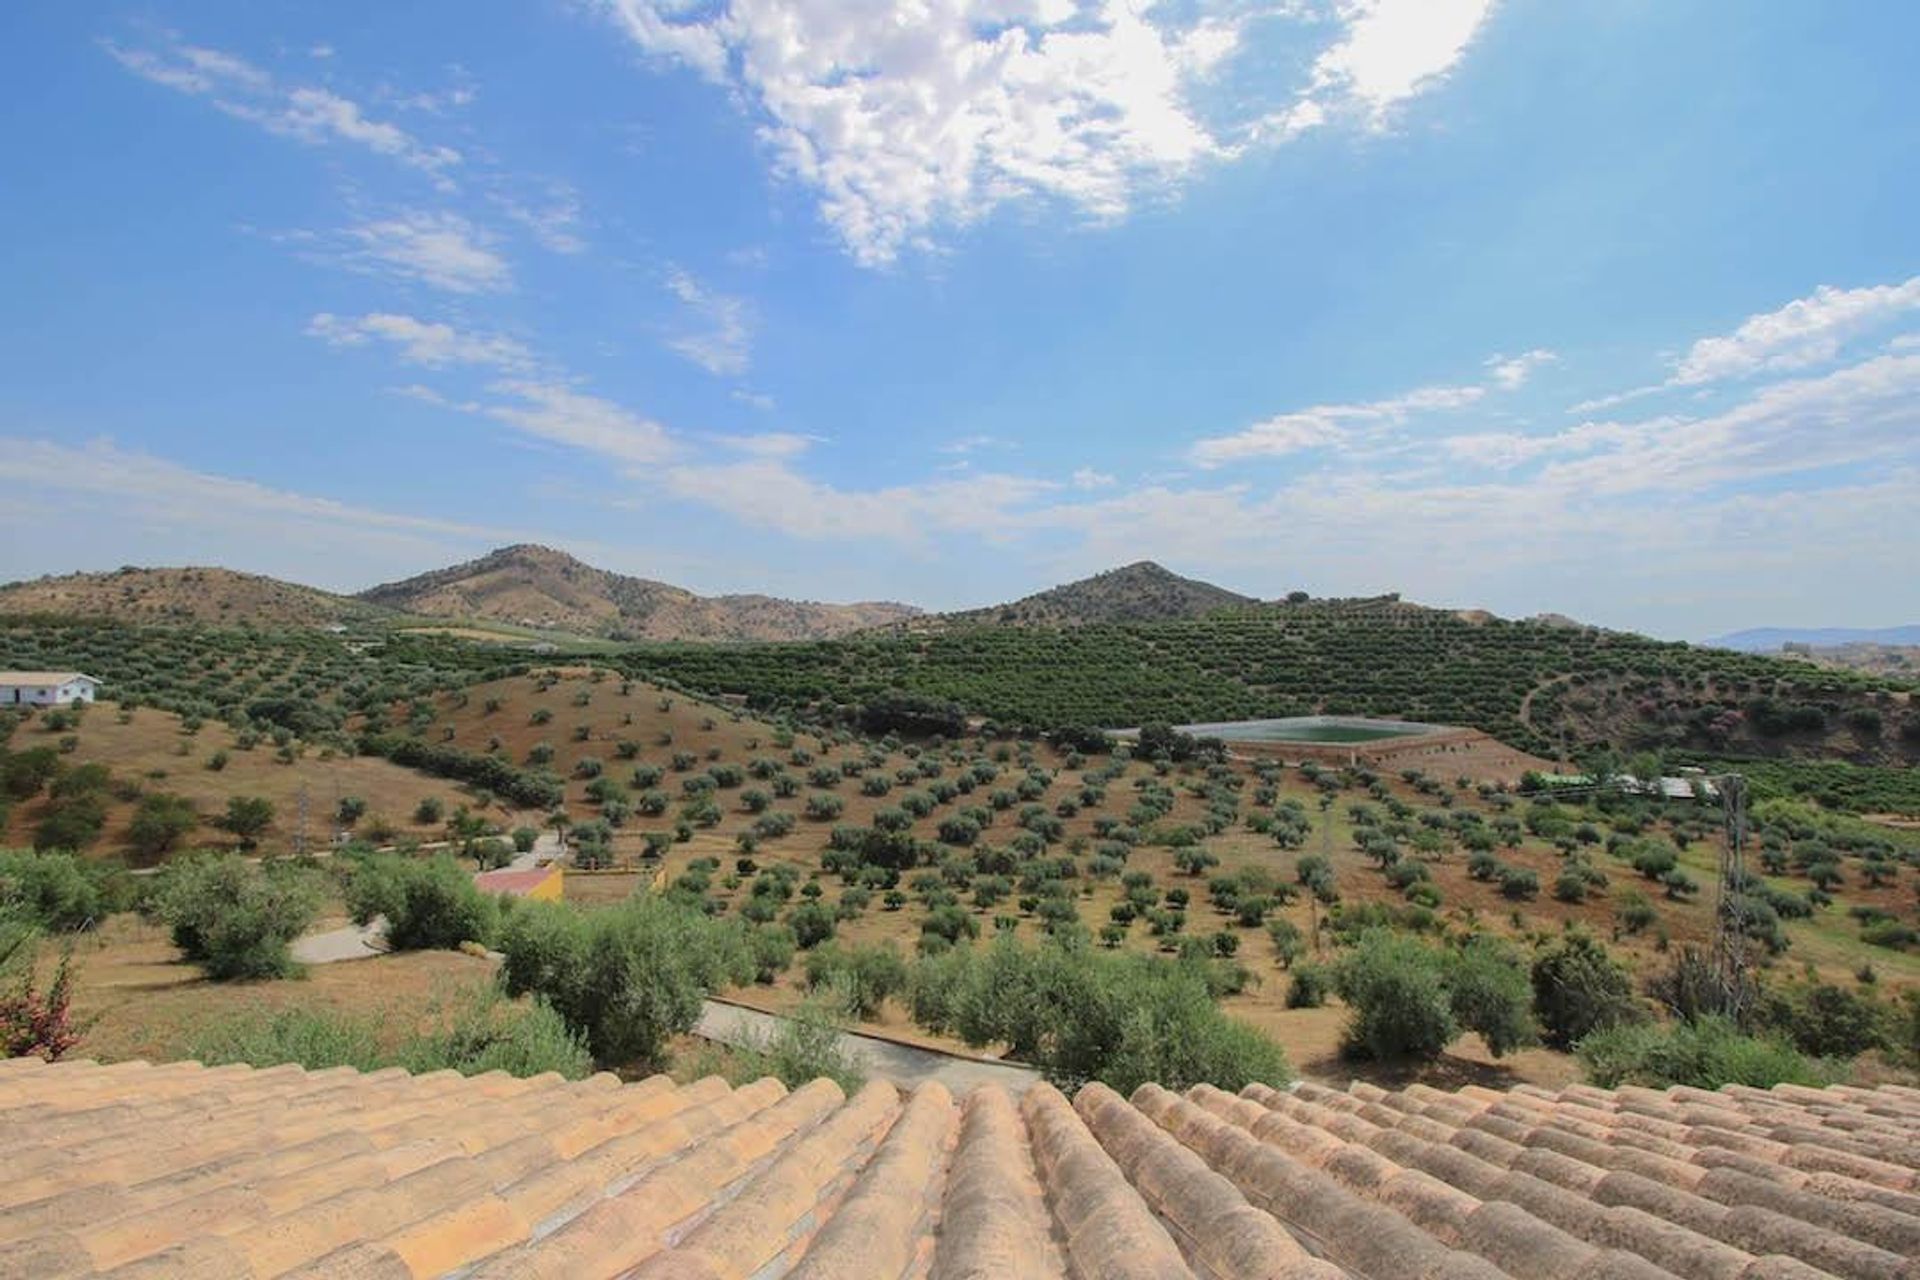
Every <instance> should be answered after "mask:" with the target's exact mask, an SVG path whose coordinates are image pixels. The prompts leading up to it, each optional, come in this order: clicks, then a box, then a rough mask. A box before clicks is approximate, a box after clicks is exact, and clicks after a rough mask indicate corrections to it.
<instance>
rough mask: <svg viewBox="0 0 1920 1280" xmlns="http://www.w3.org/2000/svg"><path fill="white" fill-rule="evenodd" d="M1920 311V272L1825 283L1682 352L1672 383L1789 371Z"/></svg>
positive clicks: (1828, 356)
mask: <svg viewBox="0 0 1920 1280" xmlns="http://www.w3.org/2000/svg"><path fill="white" fill-rule="evenodd" d="M1915 309H1920V276H1915V277H1913V278H1912V279H1910V280H1907V281H1905V282H1904V283H1901V284H1881V285H1869V286H1866V287H1864V288H1859V289H1838V288H1835V287H1834V286H1832V285H1821V286H1820V287H1819V288H1818V289H1815V290H1814V291H1813V292H1812V293H1811V294H1809V295H1808V296H1807V297H1804V298H1796V299H1794V300H1793V301H1792V302H1789V303H1787V304H1786V305H1785V306H1783V307H1781V308H1779V309H1778V310H1775V311H1768V312H1764V313H1762V314H1760V315H1755V316H1749V317H1748V318H1747V319H1746V320H1745V321H1744V322H1743V323H1742V324H1741V325H1740V327H1739V328H1737V329H1735V330H1734V331H1733V332H1732V333H1730V334H1726V335H1723V336H1718V337H1710V338H1702V339H1700V340H1699V341H1698V342H1695V343H1694V344H1693V346H1692V347H1690V348H1689V349H1688V350H1687V353H1686V355H1684V356H1682V357H1681V359H1680V362H1679V364H1678V366H1677V367H1676V368H1675V369H1674V371H1673V377H1672V378H1671V379H1669V381H1668V385H1669V386H1682V387H1694V386H1702V385H1704V384H1706V383H1710V382H1718V381H1721V380H1722V379H1726V378H1740V377H1746V376H1748V375H1750V374H1754V373H1761V372H1791V371H1793V370H1797V369H1805V368H1808V367H1809V366H1812V365H1816V364H1821V363H1824V362H1826V361H1829V360H1832V359H1834V358H1835V357H1837V356H1838V355H1839V354H1840V351H1841V348H1842V347H1843V346H1844V345H1845V343H1846V342H1848V341H1849V340H1850V339H1852V338H1854V337H1857V336H1858V335H1860V334H1862V333H1865V332H1868V331H1869V330H1871V329H1873V328H1875V327H1877V326H1879V325H1882V324H1885V323H1886V322H1887V321H1889V320H1891V319H1893V318H1894V317H1896V316H1899V315H1903V314H1905V313H1906V312H1909V311H1913V310H1915Z"/></svg>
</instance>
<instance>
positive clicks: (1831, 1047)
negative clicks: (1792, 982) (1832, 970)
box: [1761, 983, 1891, 1058]
mask: <svg viewBox="0 0 1920 1280" xmlns="http://www.w3.org/2000/svg"><path fill="white" fill-rule="evenodd" d="M1761 1016H1762V1018H1763V1019H1764V1020H1765V1022H1766V1023H1767V1024H1768V1025H1769V1026H1771V1027H1772V1028H1774V1029H1775V1030H1776V1031H1777V1032H1778V1033H1779V1034H1780V1035H1782V1036H1783V1037H1785V1038H1786V1039H1788V1040H1790V1041H1791V1042H1792V1043H1793V1046H1794V1048H1796V1049H1798V1050H1800V1052H1802V1053H1806V1054H1811V1055H1812V1056H1814V1057H1816V1058H1852V1057H1855V1056H1856V1055H1858V1054H1862V1053H1865V1052H1866V1051H1867V1050H1869V1049H1880V1048H1885V1047H1886V1046H1887V1044H1888V1031H1889V1029H1890V1027H1891V1019H1890V1018H1889V1016H1888V1011H1887V1009H1886V1008H1885V1006H1883V1005H1881V1004H1880V1002H1879V1001H1877V1000H1875V999H1873V998H1872V997H1871V996H1863V995H1859V994H1857V993H1855V992H1852V991H1849V990H1847V989H1846V988H1845V987H1836V986H1834V985H1832V984H1831V983H1817V984H1814V985H1812V986H1806V987H1797V988H1790V989H1788V990H1786V991H1779V992H1772V993H1769V995H1768V996H1767V998H1766V1001H1765V1003H1764V1007H1763V1009H1762V1012H1761Z"/></svg>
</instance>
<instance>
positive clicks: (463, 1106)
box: [0, 1059, 1920, 1280]
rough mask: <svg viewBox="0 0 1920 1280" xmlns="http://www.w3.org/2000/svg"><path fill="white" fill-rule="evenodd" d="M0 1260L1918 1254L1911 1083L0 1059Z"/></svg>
mask: <svg viewBox="0 0 1920 1280" xmlns="http://www.w3.org/2000/svg"><path fill="white" fill-rule="evenodd" d="M0 1127H4V1129H5V1131H6V1133H7V1135H8V1138H9V1140H10V1141H9V1150H8V1173H9V1174H10V1176H9V1177H8V1178H7V1179H6V1180H5V1181H4V1182H0V1276H8V1277H11V1276H15V1275H19V1276H23V1277H24V1276H33V1277H36V1278H38V1277H46V1276H75V1277H94V1276H109V1275H110V1276H114V1277H117V1278H118V1280H180V1278H184V1277H196V1278H202V1277H213V1278H216V1280H272V1278H274V1277H354V1278H358V1280H425V1277H430V1276H443V1275H457V1276H472V1277H475V1280H501V1278H502V1277H514V1278H515V1280H519V1278H520V1277H530V1278H535V1280H537V1278H539V1277H565V1278H566V1280H575V1278H576V1277H583V1278H586V1280H591V1278H593V1277H606V1278H611V1277H617V1276H632V1277H645V1278H647V1280H723V1278H727V1277H733V1278H737V1280H747V1278H748V1277H756V1278H759V1277H764V1278H766V1280H773V1278H774V1277H786V1278H787V1280H837V1278H839V1277H848V1278H850V1280H851V1278H853V1277H859V1278H861V1280H866V1278H867V1277H882V1278H883V1280H921V1278H922V1277H926V1278H928V1280H988V1278H990V1277H991V1278H994V1280H998V1278H1000V1277H1035V1278H1038V1280H1054V1278H1058V1277H1064V1276H1067V1275H1073V1276H1078V1277H1088V1278H1093V1277H1099V1278H1101V1280H1105V1278H1106V1277H1128V1276H1140V1277H1154V1278H1155V1280H1160V1278H1161V1277H1184V1276H1198V1277H1204V1278H1205V1280H1339V1277H1340V1276H1342V1275H1343V1274H1351V1275H1354V1276H1357V1277H1361V1278H1362V1280H1500V1278H1501V1277H1506V1278H1507V1280H1660V1277H1665V1276H1677V1277H1682V1278H1683V1280H1814V1278H1815V1277H1819V1276H1840V1277H1844V1278H1846V1280H1916V1277H1920V1264H1916V1262H1915V1259H1916V1258H1920V1181H1917V1179H1920V1091H1916V1090H1913V1089H1909V1088H1903V1087H1899V1086H1889V1087H1884V1088H1874V1089H1864V1088H1833V1089H1807V1088H1803V1087H1797V1086H1783V1087H1781V1088H1778V1089H1771V1090H1760V1089H1751V1088H1744V1087H1739V1086H1732V1087H1729V1088H1727V1089H1723V1090H1718V1091H1708V1090H1698V1089H1673V1090H1666V1091H1657V1090H1649V1089H1640V1088H1627V1089H1621V1090H1617V1091H1609V1090H1603V1089H1595V1088H1592V1087H1590V1086H1585V1085H1575V1086H1569V1087H1568V1088H1565V1089H1562V1090H1557V1091H1556V1090H1548V1089H1542V1088H1538V1087H1532V1086H1528V1087H1522V1088H1519V1089H1515V1090H1511V1091H1506V1092H1501V1091H1498V1090H1491V1089H1484V1088H1480V1087H1468V1088H1464V1089H1460V1090H1457V1091H1452V1092H1449V1091H1445V1090H1441V1089H1436V1088H1433V1087H1431V1086H1426V1085H1413V1086H1409V1087H1408V1088H1406V1089H1403V1090H1387V1089H1382V1088H1379V1087H1377V1086H1372V1085H1362V1084H1356V1085H1354V1086H1353V1087H1352V1088H1351V1089H1350V1090H1348V1091H1341V1090H1338V1089H1333V1088H1330V1087H1328V1086H1325V1085H1320V1084H1310V1083H1303V1084H1301V1085H1300V1086H1298V1087H1297V1088H1296V1089H1294V1090H1293V1091H1281V1090H1274V1089H1269V1088H1266V1087H1264V1086H1260V1085H1253V1086H1249V1087H1248V1088H1247V1089H1246V1090H1245V1091H1244V1094H1243V1095H1241V1096H1236V1095H1232V1094H1228V1093H1224V1092H1222V1091H1220V1090H1218V1089H1212V1088H1210V1087H1208V1086H1204V1085H1201V1086H1196V1087H1195V1088H1194V1089H1192V1090H1190V1091H1189V1093H1188V1094H1187V1095H1186V1096H1182V1095H1179V1094H1175V1093H1171V1092H1169V1091H1167V1090H1165V1089H1161V1088H1159V1087H1157V1086H1154V1085H1145V1086H1142V1087H1141V1088H1140V1090H1138V1091H1137V1092H1136V1093H1135V1094H1134V1096H1133V1097H1132V1099H1130V1100H1129V1099H1125V1098H1122V1097H1120V1095H1118V1094H1116V1093H1114V1092H1113V1091H1112V1090H1110V1089H1108V1088H1106V1087H1105V1086H1102V1085H1098V1084H1093V1085H1088V1086H1086V1087H1085V1088H1083V1089H1081V1090H1080V1092H1079V1093H1078V1095H1077V1097H1076V1098H1075V1099H1074V1100H1073V1101H1072V1102H1071V1103H1069V1101H1068V1100H1067V1098H1066V1097H1064V1096H1063V1095H1061V1094H1060V1093H1059V1092H1058V1091H1057V1090H1054V1089H1053V1088H1051V1087H1048V1086H1039V1087H1036V1088H1034V1089H1033V1090H1031V1091H1029V1092H1028V1094H1027V1095H1026V1096H1025V1098H1024V1100H1023V1101H1022V1102H1021V1103H1020V1104H1019V1105H1018V1106H1016V1104H1015V1103H1014V1102H1013V1101H1012V1100H1011V1099H1010V1098H1009V1097H1008V1096H1007V1095H1006V1094H1005V1093H1004V1092H1002V1091H1000V1090H997V1089H982V1090H978V1091H975V1092H974V1093H972V1094H971V1095H969V1096H967V1097H965V1098H962V1099H958V1100H956V1099H954V1098H952V1097H950V1096H949V1095H948V1094H947V1093H946V1091H945V1090H943V1089H941V1088H939V1087H938V1086H934V1085H929V1086H923V1087H922V1088H920V1089H918V1090H916V1091H915V1092H913V1093H912V1094H911V1095H908V1096H904V1097H903V1096H902V1095H900V1094H899V1093H898V1092H897V1091H896V1090H894V1089H893V1088H892V1087H891V1086H889V1085H884V1084H874V1085H869V1086H868V1087H867V1088H865V1089H863V1090H861V1091H860V1092H859V1093H858V1094H857V1095H856V1096H855V1097H853V1098H852V1099H848V1098H846V1097H845V1096H844V1095H843V1094H842V1093H841V1092H840V1090H839V1089H838V1088H837V1087H835V1086H834V1085H832V1084H830V1083H828V1082H825V1081H815V1082H814V1083H812V1084H809V1085H808V1086H806V1087H805V1088H803V1089H799V1090H796V1091H794V1092H791V1093H789V1092H788V1091H787V1090H786V1089H784V1088H783V1087H782V1086H781V1085H779V1084H778V1083H777V1082H774V1081H771V1080H767V1081H761V1082H758V1083H756V1084H753V1085H749V1086H746V1087H743V1088H739V1089H731V1088H729V1087H728V1086H727V1085H726V1084H725V1083H724V1082H723V1081H720V1080H717V1079H708V1080H702V1081H698V1082H695V1083H693V1084H689V1085H682V1086H676V1085H674V1084H673V1083H672V1082H670V1081H668V1080H666V1079H665V1078H663V1077H655V1078H652V1079H648V1080H644V1081H640V1082H638V1083H635V1084H622V1083H620V1082H619V1081H618V1080H616V1079H615V1078H613V1077H611V1076H607V1075H601V1076H596V1077H593V1078H591V1079H589V1080H585V1081H580V1082H572V1083H570V1082H567V1081H564V1080H562V1079H560V1078H559V1077H557V1076H551V1075H549V1076H543V1077H536V1078H534V1079H531V1080H521V1079H515V1078H513V1077H511V1076H507V1075H505V1074H502V1073H497V1072H496V1073H490V1074H488V1075H485V1076H477V1077H473V1078H462V1077H460V1076H458V1075H456V1074H454V1073H451V1072H436V1073H434V1074H432V1075H425V1076H417V1077H416V1076H409V1075H407V1074H406V1073H405V1072H401V1071H395V1070H386V1071H380V1072H372V1073H367V1074H364V1075H363V1074H360V1073H357V1072H353V1071H350V1070H346V1069H339V1068H336V1069H332V1070H327V1071H313V1072H309V1071H304V1070H302V1069H300V1068H298V1067H291V1066H288V1067H275V1068H272V1069H268V1070H263V1071H254V1070H251V1069H248V1068H245V1067H215V1068H207V1067H202V1066H200V1065H198V1064H194V1063H166V1064H159V1065H153V1064H147V1063H115V1064H101V1063H94V1062H87V1061H80V1062H72V1063H60V1064H56V1065H51V1066H50V1065H47V1064H44V1063H40V1062H38V1061H37V1060H32V1059H21V1060H12V1061H6V1062H0Z"/></svg>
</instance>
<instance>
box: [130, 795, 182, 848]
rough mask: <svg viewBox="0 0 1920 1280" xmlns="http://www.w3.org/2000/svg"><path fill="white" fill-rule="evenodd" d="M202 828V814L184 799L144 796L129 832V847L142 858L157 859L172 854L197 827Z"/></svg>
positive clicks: (169, 796) (166, 796) (167, 796)
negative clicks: (200, 826)
mask: <svg viewBox="0 0 1920 1280" xmlns="http://www.w3.org/2000/svg"><path fill="white" fill-rule="evenodd" d="M199 825H200V813H199V810H197V809H195V808H194V807H193V801H191V800H189V799H187V798H186V797H185V796H176V795H169V794H166V793H165V792H158V793H155V794H154V795H150V796H144V797H142V798H141V800H140V806H139V808H137V809H135V810H134V811H133V822H132V824H131V825H129V826H128V828H127V843H128V844H129V845H130V846H131V847H132V849H133V851H134V852H135V853H136V854H138V855H139V856H141V857H142V858H157V857H159V856H160V855H162V854H165V853H171V852H173V850H174V848H175V846H177V845H178V844H179V843H180V842H181V841H182V840H184V839H185V838H186V837H187V834H188V833H189V832H191V831H192V830H193V829H194V828H195V827H197V826H199Z"/></svg>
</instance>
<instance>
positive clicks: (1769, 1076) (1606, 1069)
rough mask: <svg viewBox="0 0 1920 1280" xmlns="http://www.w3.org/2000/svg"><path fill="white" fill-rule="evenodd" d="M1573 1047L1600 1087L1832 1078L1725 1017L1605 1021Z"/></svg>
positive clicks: (1761, 1084) (1766, 1085)
mask: <svg viewBox="0 0 1920 1280" xmlns="http://www.w3.org/2000/svg"><path fill="white" fill-rule="evenodd" d="M1574 1053H1575V1055H1576V1056H1577V1057H1578V1058H1579V1059H1580V1065H1581V1066H1582V1067H1583V1068H1584V1069H1585V1071H1586V1073H1587V1079H1588V1080H1590V1081H1591V1082H1592V1083H1594V1084H1596V1085H1598V1086H1600V1087H1601V1088H1603V1089H1615V1088H1618V1087H1619V1086H1621V1085H1623V1084H1638V1085H1645V1086H1647V1087H1649V1088H1654V1089H1665V1088H1669V1087H1671V1086H1674V1085H1690V1086H1692V1087H1693V1088H1696V1089H1718V1088H1720V1087H1721V1086H1722V1085H1727V1084H1744V1085H1752V1086H1753V1087H1754V1088H1757V1089H1770V1088H1772V1087H1773V1086H1774V1085H1777V1084H1805V1085H1821V1084H1828V1083H1831V1079H1830V1075H1829V1073H1828V1072H1827V1071H1825V1070H1824V1069H1822V1068H1821V1067H1820V1066H1819V1065H1818V1064H1816V1063H1813V1062H1810V1061H1809V1060H1808V1059H1806V1058H1805V1057H1802V1056H1801V1054H1800V1053H1799V1052H1798V1051H1797V1050H1795V1049H1794V1048H1793V1047H1792V1046H1791V1045H1789V1044H1787V1043H1786V1042H1785V1041H1783V1040H1770V1039H1762V1038H1760V1037H1756V1036H1747V1035H1742V1034H1741V1033H1740V1032H1739V1030H1738V1029H1737V1028H1736V1027H1735V1026H1734V1025H1733V1024H1732V1023H1730V1022H1728V1021H1726V1020H1725V1019H1723V1018H1702V1019H1700V1020H1699V1021H1697V1022H1680V1023H1673V1024H1670V1025H1665V1026H1657V1025H1654V1024H1651V1023H1642V1024H1637V1025H1616V1026H1612V1027H1607V1028H1604V1029H1602V1030H1598V1031H1595V1032H1593V1033H1592V1034H1590V1035H1588V1036H1587V1037H1586V1038H1584V1039H1583V1040H1581V1041H1580V1043H1579V1044H1578V1045H1576V1046H1575V1047H1574Z"/></svg>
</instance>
